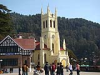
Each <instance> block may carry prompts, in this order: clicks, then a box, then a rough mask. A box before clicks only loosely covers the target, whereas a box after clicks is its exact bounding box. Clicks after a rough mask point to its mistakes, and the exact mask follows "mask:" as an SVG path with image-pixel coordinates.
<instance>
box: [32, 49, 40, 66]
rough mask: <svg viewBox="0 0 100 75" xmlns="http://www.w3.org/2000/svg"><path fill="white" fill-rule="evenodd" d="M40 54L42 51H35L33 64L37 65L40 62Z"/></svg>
mask: <svg viewBox="0 0 100 75" xmlns="http://www.w3.org/2000/svg"><path fill="white" fill-rule="evenodd" d="M38 54H39V55H40V50H35V51H34V53H33V56H32V57H33V62H34V63H35V64H36V65H37V64H38V62H39V60H38Z"/></svg>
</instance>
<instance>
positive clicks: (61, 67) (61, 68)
mask: <svg viewBox="0 0 100 75" xmlns="http://www.w3.org/2000/svg"><path fill="white" fill-rule="evenodd" d="M60 75H63V65H62V63H61V62H60Z"/></svg>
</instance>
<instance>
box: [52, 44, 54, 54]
mask: <svg viewBox="0 0 100 75" xmlns="http://www.w3.org/2000/svg"><path fill="white" fill-rule="evenodd" d="M52 50H53V53H54V44H53V43H52Z"/></svg>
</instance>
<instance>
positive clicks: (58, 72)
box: [57, 63, 60, 75]
mask: <svg viewBox="0 0 100 75" xmlns="http://www.w3.org/2000/svg"><path fill="white" fill-rule="evenodd" d="M57 75H60V64H59V63H57Z"/></svg>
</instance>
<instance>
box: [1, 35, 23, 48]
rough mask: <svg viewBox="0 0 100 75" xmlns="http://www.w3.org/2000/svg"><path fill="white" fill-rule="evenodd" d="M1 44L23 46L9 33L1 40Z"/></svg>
mask: <svg viewBox="0 0 100 75" xmlns="http://www.w3.org/2000/svg"><path fill="white" fill-rule="evenodd" d="M0 46H18V47H20V48H22V47H21V46H19V45H18V44H17V43H16V42H15V41H14V40H13V39H12V38H11V37H10V36H9V35H8V36H7V37H5V38H4V39H3V40H2V41H1V42H0Z"/></svg>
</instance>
